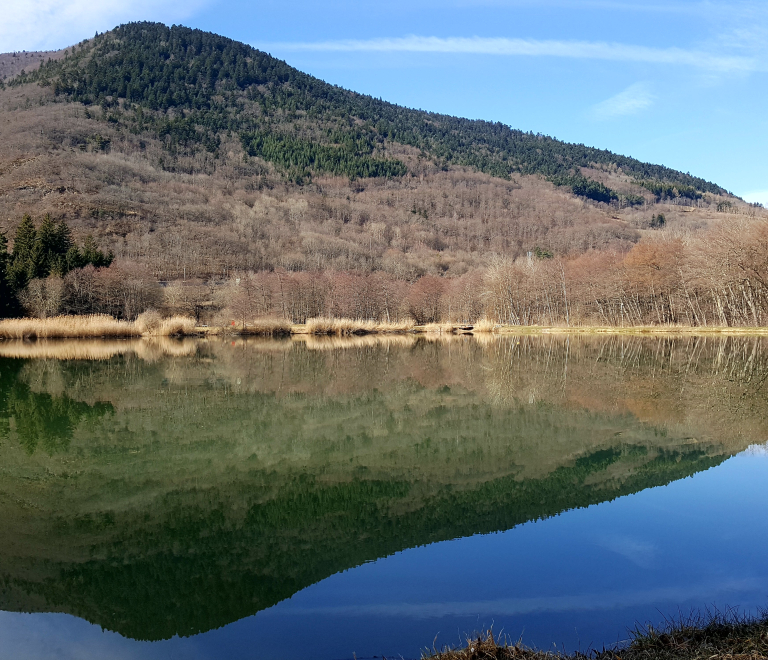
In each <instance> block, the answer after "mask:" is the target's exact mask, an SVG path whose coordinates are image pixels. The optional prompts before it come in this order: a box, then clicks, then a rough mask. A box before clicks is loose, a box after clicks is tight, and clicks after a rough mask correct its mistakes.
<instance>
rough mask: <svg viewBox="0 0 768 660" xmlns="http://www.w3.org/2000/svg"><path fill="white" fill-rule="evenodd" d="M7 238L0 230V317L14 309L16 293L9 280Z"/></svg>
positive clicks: (9, 259) (12, 311)
mask: <svg viewBox="0 0 768 660" xmlns="http://www.w3.org/2000/svg"><path fill="white" fill-rule="evenodd" d="M10 263H11V258H10V255H9V254H8V239H7V238H6V237H5V234H4V233H3V232H1V231H0V318H2V317H6V316H11V315H12V314H14V313H15V311H16V295H15V292H14V290H13V288H12V287H11V282H10V280H9V272H8V267H9V266H10Z"/></svg>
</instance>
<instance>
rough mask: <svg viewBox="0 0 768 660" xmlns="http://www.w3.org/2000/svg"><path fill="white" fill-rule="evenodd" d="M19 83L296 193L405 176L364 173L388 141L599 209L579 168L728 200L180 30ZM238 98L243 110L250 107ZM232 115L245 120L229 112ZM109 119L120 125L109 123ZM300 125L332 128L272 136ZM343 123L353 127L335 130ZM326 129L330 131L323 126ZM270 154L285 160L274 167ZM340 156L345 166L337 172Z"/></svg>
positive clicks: (94, 53)
mask: <svg viewBox="0 0 768 660" xmlns="http://www.w3.org/2000/svg"><path fill="white" fill-rule="evenodd" d="M25 82H38V83H39V84H41V85H46V86H47V85H52V86H53V88H54V93H55V94H56V95H57V96H65V97H68V98H69V99H70V100H72V101H79V102H82V103H84V104H100V105H102V106H105V107H106V108H112V109H115V110H116V111H122V112H126V111H129V110H133V111H134V113H136V109H137V107H138V108H141V109H148V110H150V111H154V112H158V111H161V112H164V113H166V115H168V114H169V113H170V115H171V116H170V118H168V117H166V118H165V120H163V119H160V118H156V121H157V122H158V123H157V125H156V128H157V131H158V134H159V135H160V136H161V137H164V136H168V137H170V142H171V144H170V145H169V146H170V147H172V148H179V147H181V148H186V149H189V148H190V146H191V145H194V144H195V143H199V144H201V145H202V147H203V148H205V149H207V150H208V151H212V152H213V151H215V149H216V147H217V146H218V144H219V142H218V141H217V133H218V132H221V131H222V130H224V129H226V130H227V131H237V132H239V134H240V138H241V141H242V144H243V148H244V150H245V151H246V152H247V153H248V154H249V155H251V156H260V157H262V158H264V159H265V160H268V161H270V162H273V163H278V167H280V168H281V169H282V170H283V171H284V172H285V173H287V174H288V176H289V178H292V179H293V180H295V181H296V182H298V183H301V182H303V180H304V179H305V178H306V177H307V175H309V174H311V172H313V171H317V172H326V173H331V174H347V175H349V176H350V178H356V177H358V176H366V175H367V176H371V175H373V176H398V175H403V174H404V173H405V171H404V165H403V164H402V163H401V164H400V166H399V167H398V166H396V165H395V164H394V163H388V166H385V167H382V164H383V163H381V162H376V163H375V165H373V163H372V162H371V161H372V160H373V161H380V160H381V159H380V158H376V157H375V155H377V154H374V152H376V151H378V149H380V148H382V147H383V146H384V143H386V141H390V142H396V143H399V144H402V145H405V146H410V147H414V148H417V149H420V150H421V151H422V152H424V153H425V154H427V155H428V156H429V157H432V158H435V159H437V160H438V162H441V163H443V164H449V165H463V166H469V167H471V168H473V169H476V170H477V171H480V172H483V173H486V174H491V175H492V176H497V177H501V178H509V177H510V176H511V175H512V174H515V173H519V174H541V175H543V176H545V177H546V178H548V179H549V180H550V181H552V182H553V183H555V184H556V185H564V186H570V187H571V189H572V190H573V192H574V193H575V194H577V195H580V196H583V197H587V198H590V199H594V200H596V201H603V202H610V201H612V200H619V199H620V196H619V193H616V192H615V191H613V190H611V189H610V188H608V187H606V186H604V185H603V184H602V183H600V182H598V181H594V180H593V179H590V178H588V177H586V176H584V175H583V174H582V173H581V172H580V171H579V169H578V168H581V167H592V166H594V165H596V164H597V165H598V166H608V167H618V168H620V169H622V170H623V171H624V172H625V173H626V174H629V175H631V176H632V177H634V178H635V179H636V182H637V184H638V185H639V186H640V187H642V188H645V189H647V190H650V191H651V192H652V193H653V194H655V195H656V196H657V198H663V197H664V196H666V195H669V194H672V191H673V189H674V190H675V191H676V192H675V194H678V195H680V196H683V197H689V198H691V199H696V198H698V197H700V196H701V193H705V192H709V193H713V194H727V191H726V190H725V189H723V188H721V187H720V186H717V185H716V184H713V183H711V182H709V181H705V180H704V179H702V178H700V177H694V176H691V175H690V174H687V173H682V172H679V171H677V170H673V169H671V168H667V167H665V166H662V165H653V164H651V163H643V162H641V161H639V160H636V159H634V158H630V157H627V156H621V155H618V154H614V153H613V152H611V151H608V150H604V149H596V148H592V147H586V146H585V145H583V144H572V143H566V142H562V141H559V140H556V139H554V138H551V137H548V136H545V135H542V134H540V133H537V134H533V133H525V132H523V131H520V130H516V129H512V128H511V127H509V126H506V125H504V124H502V123H500V122H489V121H485V120H469V119H463V118H459V117H452V116H450V115H445V114H440V113H434V112H427V111H420V110H413V109H410V108H405V107H403V106H399V105H396V104H392V103H389V102H386V101H381V100H379V99H375V98H374V97H372V96H367V95H364V94H359V93H357V92H353V91H350V90H346V89H343V88H341V87H338V86H335V85H331V84H329V83H326V82H324V81H322V80H320V79H317V78H314V77H313V76H310V75H308V74H305V73H303V72H301V71H299V70H298V69H295V68H293V67H291V66H289V65H288V64H287V63H286V62H284V61H282V60H279V59H277V58H274V57H272V56H270V55H268V54H266V53H263V52H262V51H259V50H257V49H255V48H253V47H251V46H248V45H246V44H242V43H239V42H236V41H234V40H232V39H228V38H226V37H222V36H219V35H215V34H213V33H209V32H203V31H201V30H194V29H190V28H185V27H182V26H172V27H170V28H168V27H167V26H165V25H163V24H160V23H148V22H144V23H128V24H124V25H121V26H118V27H117V28H115V29H114V30H112V31H110V32H107V33H104V34H101V35H99V36H97V37H94V39H91V40H88V41H87V42H83V43H81V44H80V46H79V47H78V46H74V47H72V48H71V52H70V53H68V54H66V55H65V57H64V58H63V59H59V60H50V61H48V62H44V63H42V65H41V66H40V67H39V68H38V69H37V70H36V71H33V72H29V73H25V74H19V75H18V76H16V77H15V79H14V80H13V81H11V84H12V85H13V84H15V85H18V84H23V83H25ZM244 97H245V98H244ZM220 99H223V101H224V102H223V103H221V102H220ZM246 99H247V100H248V101H251V104H250V107H249V105H248V104H247V103H246ZM125 106H128V107H125ZM232 108H236V109H238V110H241V112H231V110H232ZM228 110H229V112H228ZM242 111H244V112H242ZM245 113H247V115H246V116H243V114H245ZM281 114H282V115H283V117H281V116H280V115H281ZM302 115H303V116H302ZM111 117H112V118H113V120H115V119H117V120H118V121H119V118H117V117H115V115H114V113H113V114H112V115H111ZM302 118H309V119H314V120H315V121H316V123H317V124H320V125H321V128H326V125H328V127H327V133H328V134H327V135H322V134H321V133H322V131H318V130H315V131H314V133H315V134H314V135H308V131H307V128H306V127H302V128H303V129H304V130H303V131H300V133H301V134H300V135H298V136H292V137H293V139H292V140H287V139H285V138H284V137H283V133H284V132H285V131H284V130H277V131H276V130H275V129H276V128H282V127H280V124H283V123H285V121H279V120H280V119H284V120H288V121H291V120H293V121H296V120H300V119H302ZM123 119H124V121H127V122H129V123H133V124H134V125H136V126H146V124H147V118H146V117H145V115H144V113H143V112H142V113H138V116H136V117H124V118H123ZM340 119H350V120H353V121H354V122H355V123H357V124H358V125H357V126H346V127H343V126H338V123H339V120H340ZM275 120H277V121H275ZM163 121H164V122H165V123H163ZM333 122H336V124H337V126H335V127H334V126H330V124H332V123H333ZM360 122H363V125H362V126H360V125H359V123H360ZM294 128H295V126H294ZM334 129H335V130H334ZM249 131H250V132H249ZM197 133H201V135H197ZM254 133H257V134H258V133H267V135H271V136H273V137H277V142H278V144H277V145H276V148H274V147H273V148H272V149H271V150H270V149H265V148H264V145H263V142H264V141H263V140H258V139H257V136H256V135H254ZM275 134H276V135H275ZM273 141H274V140H273ZM308 141H309V142H312V143H314V144H315V145H317V143H320V144H324V143H328V144H333V145H336V151H337V152H339V153H336V154H333V153H331V154H325V158H322V157H318V155H317V153H312V150H311V149H308V147H307V144H306V143H307V142H308ZM377 148H378V149H377ZM316 151H317V148H315V152H316ZM276 152H279V153H280V154H281V155H282V158H278V157H276ZM286 154H288V157H286ZM372 155H374V158H370V156H372ZM344 157H346V158H347V161H349V160H350V159H351V160H352V161H353V162H343V161H344ZM384 162H385V163H386V161H384ZM659 183H662V184H667V185H666V186H663V185H662V186H659V185H658V184H659ZM623 200H624V201H625V202H626V203H630V204H632V203H641V199H640V198H639V196H638V195H634V196H632V195H624V196H623Z"/></svg>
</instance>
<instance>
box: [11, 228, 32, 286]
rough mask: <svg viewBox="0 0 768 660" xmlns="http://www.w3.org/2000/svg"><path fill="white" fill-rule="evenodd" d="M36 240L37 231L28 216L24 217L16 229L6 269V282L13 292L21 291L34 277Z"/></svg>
mask: <svg viewBox="0 0 768 660" xmlns="http://www.w3.org/2000/svg"><path fill="white" fill-rule="evenodd" d="M36 240H37V230H36V229H35V224H34V223H33V222H32V217H31V216H30V215H28V214H27V215H25V216H24V217H23V218H22V220H21V224H20V225H19V226H18V228H17V229H16V236H15V238H14V241H13V255H12V258H11V265H10V268H9V269H8V280H9V282H10V283H11V286H12V287H13V289H14V290H15V291H18V290H20V289H23V288H24V287H25V286H26V285H27V282H29V280H31V279H32V278H33V277H34V274H35V267H34V262H33V260H32V253H33V251H34V249H35V242H36Z"/></svg>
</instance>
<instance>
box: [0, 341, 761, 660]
mask: <svg viewBox="0 0 768 660" xmlns="http://www.w3.org/2000/svg"><path fill="white" fill-rule="evenodd" d="M766 378H768V342H766V340H764V339H754V338H748V339H747V338H710V339H704V338H684V339H679V338H678V339H670V338H647V339H645V338H626V337H625V338H618V337H615V338H591V339H588V338H570V339H568V338H557V337H527V338H526V337H520V338H512V337H510V338H502V339H486V340H481V339H480V338H472V337H455V338H451V339H450V340H441V341H430V340H425V339H424V338H414V337H395V338H390V339H385V340H377V339H372V338H364V339H355V340H349V341H345V342H341V341H330V340H328V341H318V340H312V339H309V340H306V341H282V342H279V341H241V340H238V341H234V342H232V341H226V342H225V341H185V342H175V341H161V342H146V341H131V342H128V341H126V342H69V343H66V342H61V343H56V342H49V343H35V344H15V343H9V342H5V343H0V456H2V459H1V460H0V530H2V531H0V610H2V611H0V658H78V659H87V658H105V657H106V658H185V659H186V658H192V659H194V658H221V657H228V658H257V657H258V658H267V659H271V658H275V659H277V658H288V659H290V658H304V657H306V656H307V655H308V653H309V654H311V655H312V657H317V658H320V659H327V660H335V659H342V658H352V657H353V654H355V655H356V656H357V658H368V657H373V656H381V655H387V656H397V655H402V656H403V657H405V658H415V657H418V656H419V652H420V650H421V649H423V648H425V647H431V646H432V645H433V643H435V644H437V645H438V646H441V645H443V644H456V643H459V642H460V641H461V640H462V639H463V637H464V635H465V634H466V633H472V632H473V631H476V630H480V629H484V628H487V627H490V626H493V628H494V630H496V631H497V632H498V631H503V632H505V633H507V634H509V635H510V636H511V637H513V638H515V639H517V638H519V637H520V636H522V638H523V640H524V641H525V642H527V643H528V644H531V645H537V646H540V647H547V646H550V645H551V644H553V643H555V644H557V645H558V647H561V648H562V647H564V648H565V649H566V650H576V649H579V648H581V649H586V648H588V647H590V646H602V645H603V644H611V643H614V642H617V641H621V640H625V639H626V638H627V636H628V634H627V630H628V628H631V627H633V626H634V624H635V623H636V622H641V623H645V622H651V623H654V624H658V623H659V622H660V621H661V620H663V618H664V617H665V616H676V615H678V614H679V613H680V612H682V613H688V612H690V611H691V609H702V608H706V607H719V608H721V609H722V608H724V607H727V606H737V607H740V608H742V609H745V610H756V609H757V608H759V607H765V606H767V605H768V562H766V561H765V548H767V547H768V451H766V449H765V443H766V441H768V405H767V404H768V392H766V386H765V381H766Z"/></svg>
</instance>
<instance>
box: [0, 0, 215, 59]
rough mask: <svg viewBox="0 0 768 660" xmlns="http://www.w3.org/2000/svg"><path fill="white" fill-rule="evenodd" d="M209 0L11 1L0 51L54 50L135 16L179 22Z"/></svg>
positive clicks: (0, 30)
mask: <svg viewBox="0 0 768 660" xmlns="http://www.w3.org/2000/svg"><path fill="white" fill-rule="evenodd" d="M205 2H206V0H97V1H96V2H93V1H92V0H24V1H23V2H8V3H6V4H7V6H5V7H3V16H2V20H1V21H0V52H2V53H7V52H10V51H18V50H55V49H59V48H64V47H65V46H70V45H72V44H75V43H78V42H80V41H82V40H83V39H87V38H89V37H92V36H93V35H94V33H95V32H97V31H98V32H104V31H106V30H111V29H112V28H113V27H115V26H116V25H119V24H120V23H126V22H128V21H132V20H142V21H146V20H157V21H163V22H168V23H174V22H175V23H177V22H179V21H180V20H184V19H185V18H188V17H189V16H191V15H192V14H194V13H195V12H196V11H197V10H199V9H200V8H201V7H202V6H203V5H204V4H205Z"/></svg>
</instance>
